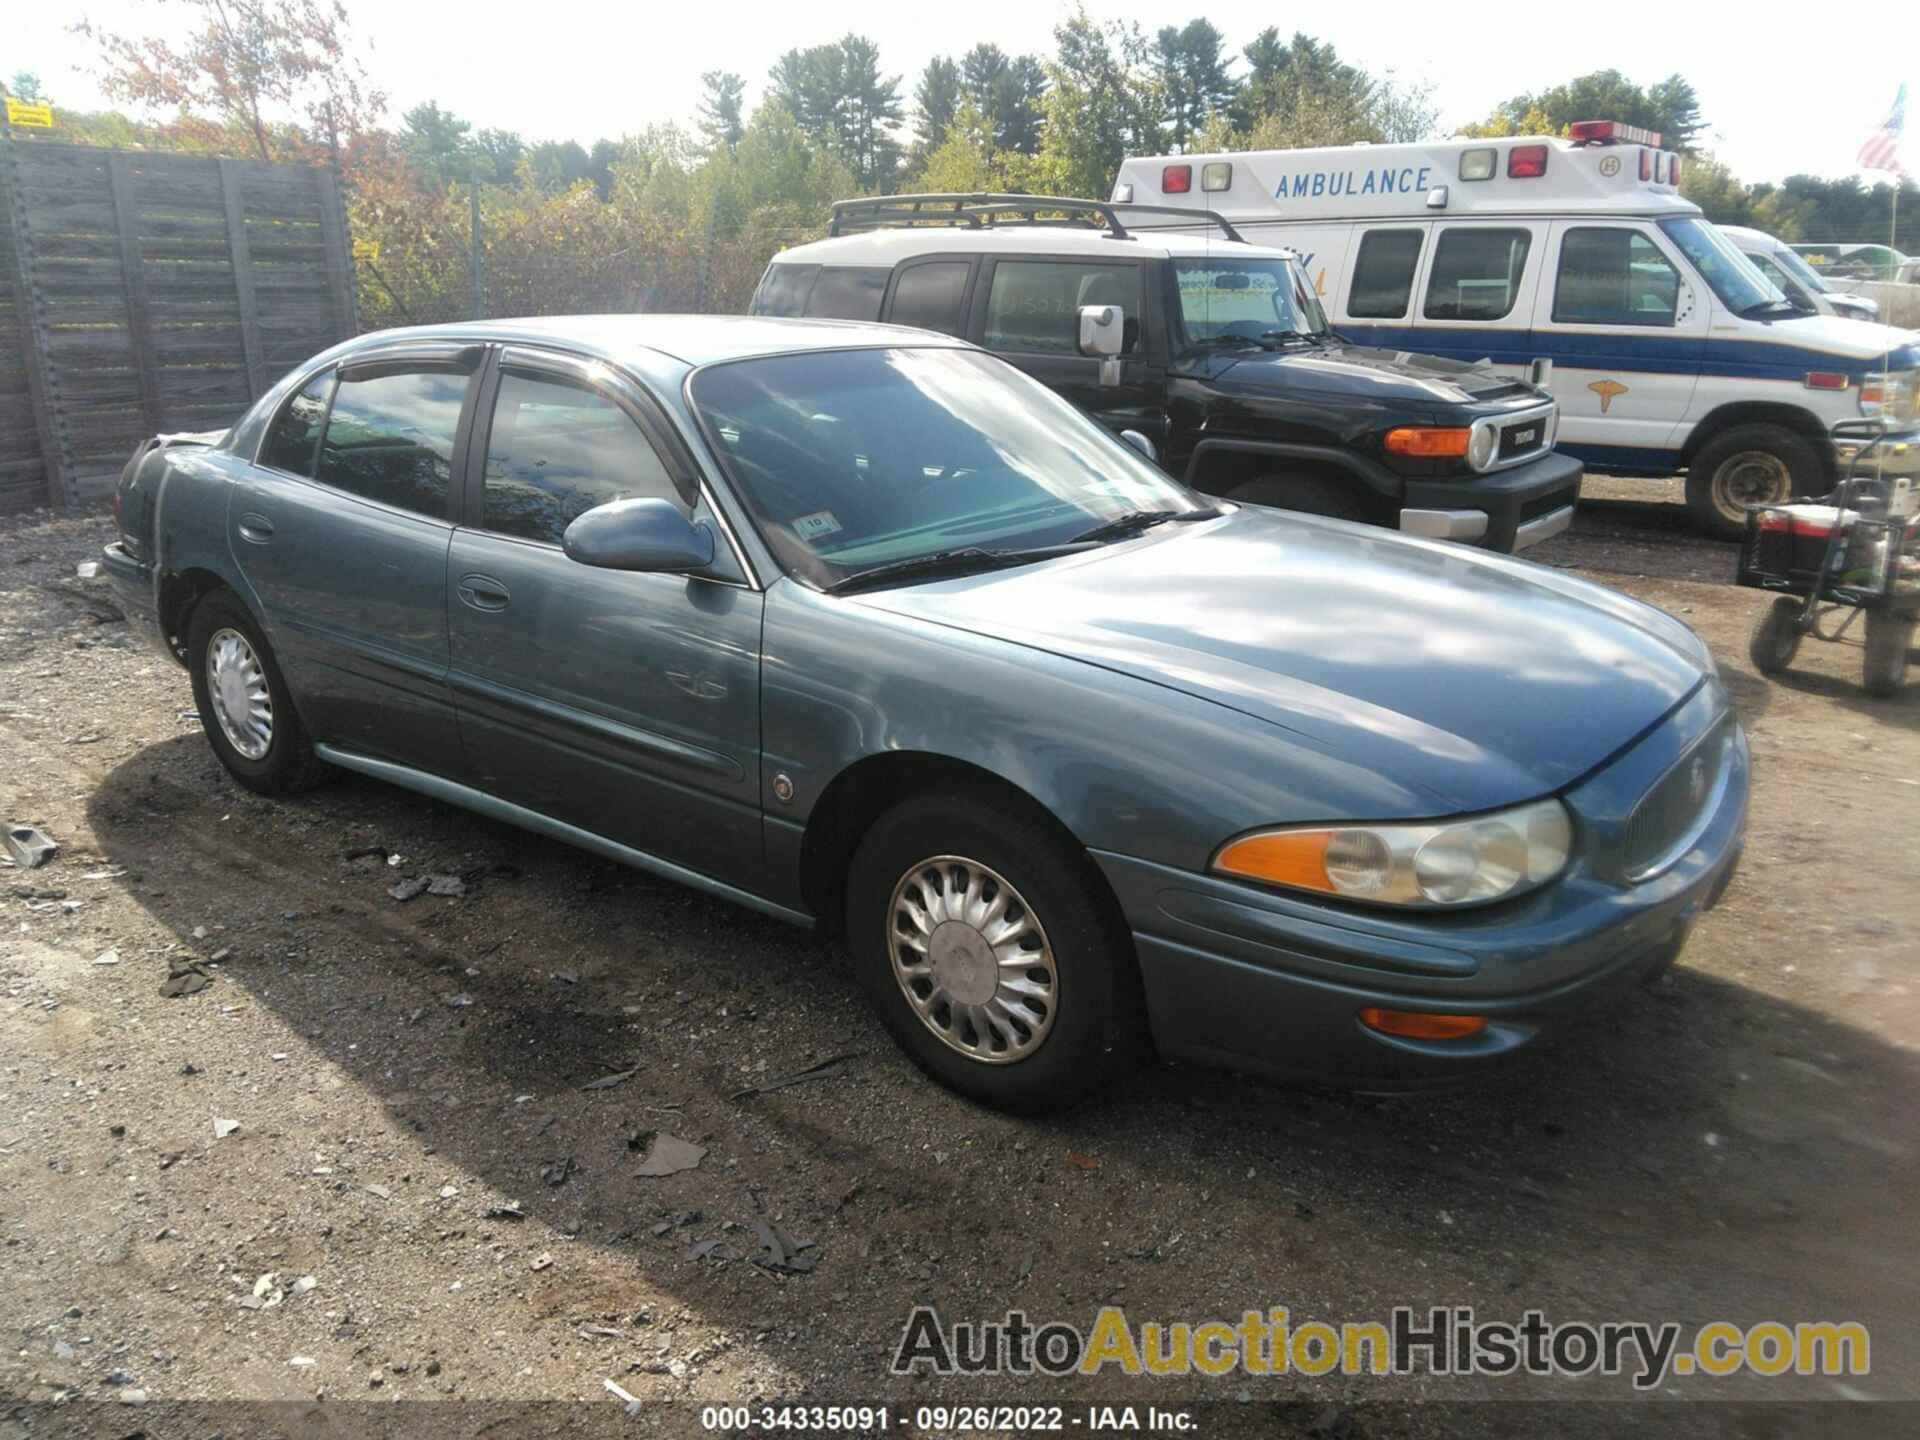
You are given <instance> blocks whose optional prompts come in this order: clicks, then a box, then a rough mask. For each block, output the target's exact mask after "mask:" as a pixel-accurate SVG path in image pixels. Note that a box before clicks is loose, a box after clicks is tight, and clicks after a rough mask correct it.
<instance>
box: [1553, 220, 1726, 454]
mask: <svg viewBox="0 0 1920 1440" xmlns="http://www.w3.org/2000/svg"><path fill="white" fill-rule="evenodd" d="M1548 245H1549V247H1550V249H1551V252H1552V253H1551V256H1550V259H1549V269H1548V271H1547V275H1546V278H1545V279H1544V280H1543V281H1542V282H1541V285H1540V293H1539V297H1538V299H1537V300H1536V302H1535V306H1534V315H1533V341H1534V354H1535V357H1536V358H1537V359H1540V360H1544V361H1551V362H1552V370H1553V376H1552V389H1553V394H1554V398H1555V399H1557V400H1558V401H1559V402H1560V442H1559V443H1560V445H1561V447H1562V448H1564V449H1566V450H1568V451H1570V452H1571V453H1573V454H1576V455H1579V454H1582V453H1583V452H1585V453H1584V458H1586V459H1588V460H1590V461H1592V462H1595V463H1612V464H1614V465H1618V466H1620V467H1622V468H1639V467H1646V468H1652V469H1663V473H1664V467H1670V466H1671V465H1672V464H1673V463H1674V459H1675V456H1674V453H1673V452H1675V451H1677V450H1678V448H1679V446H1680V443H1681V441H1682V440H1684V439H1685V431H1684V429H1683V428H1682V427H1683V422H1684V421H1685V420H1686V418H1687V407H1688V405H1689V404H1690V403H1691V402H1692V399H1693V390H1694V386H1695V384H1696V383H1697V381H1698V378H1699V373H1700V364H1701V360H1702V358H1703V357H1704V355H1705V353H1706V340H1707V324H1708V320H1709V318H1710V315H1711V308H1712V307H1711V303H1710V301H1709V299H1708V297H1707V296H1706V295H1704V294H1702V293H1700V292H1699V290H1698V289H1697V288H1696V285H1695V284H1694V282H1693V281H1692V280H1690V279H1689V278H1688V276H1689V273H1690V272H1689V271H1688V270H1687V268H1686V267H1685V266H1684V265H1683V264H1682V263H1681V262H1680V259H1679V257H1678V256H1676V255H1674V254H1673V253H1672V252H1671V251H1670V250H1669V249H1668V246H1667V239H1666V236H1664V235H1662V234H1661V233H1660V232H1659V230H1658V229H1657V228H1656V227H1655V226H1653V225H1649V224H1645V223H1643V222H1639V221H1631V220H1626V221H1612V222H1597V221H1591V220H1556V221H1555V222H1554V224H1553V234H1552V236H1551V238H1550V239H1549V241H1548Z"/></svg>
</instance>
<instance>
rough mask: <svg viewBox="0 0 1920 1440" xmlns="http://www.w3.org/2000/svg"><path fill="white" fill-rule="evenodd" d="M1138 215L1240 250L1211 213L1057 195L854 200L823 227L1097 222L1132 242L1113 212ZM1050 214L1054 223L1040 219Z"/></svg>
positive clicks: (830, 230) (837, 205)
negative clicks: (1221, 238)
mask: <svg viewBox="0 0 1920 1440" xmlns="http://www.w3.org/2000/svg"><path fill="white" fill-rule="evenodd" d="M1122 210H1126V211H1130V212H1133V213H1135V214H1141V215H1178V216H1180V217H1181V218H1182V219H1184V220H1188V221H1193V222H1199V223H1205V224H1209V225H1214V226H1217V227H1219V230H1220V233H1221V234H1223V235H1225V236H1226V237H1227V239H1229V240H1231V241H1234V242H1235V243H1237V244H1241V245H1244V244H1246V243H1247V242H1246V239H1245V237H1243V236H1242V235H1241V234H1240V232H1239V231H1238V230H1236V229H1234V228H1233V226H1232V225H1231V224H1230V223H1228V221H1227V218H1226V216H1224V215H1219V214H1216V213H1215V212H1213V211H1212V210H1188V209H1183V208H1181V207H1179V206H1175V205H1135V204H1132V203H1131V202H1126V203H1123V202H1121V201H1117V200H1116V201H1107V200H1072V199H1067V198H1065V197H1063V196H1059V195H994V194H986V193H978V194H958V193H952V194H929V195H867V196H862V197H861V198H860V199H858V200H836V201H834V202H833V212H832V218H831V220H830V221H829V222H828V224H827V234H828V236H829V237H831V236H836V235H856V234H859V233H861V232H862V231H867V230H910V229H914V228H917V227H919V226H924V225H953V226H964V227H965V228H967V229H970V230H980V229H991V228H992V227H994V226H996V225H1033V226H1040V227H1048V226H1051V227H1054V228H1057V229H1071V230H1084V229H1088V228H1093V227H1091V226H1089V224H1088V222H1089V221H1094V222H1097V225H1098V228H1100V229H1103V230H1105V231H1106V233H1107V234H1109V235H1110V236H1112V237H1113V238H1114V239H1115V240H1130V239H1132V238H1133V236H1132V235H1131V234H1130V233H1129V232H1128V230H1127V227H1126V226H1125V225H1123V224H1122V223H1121V221H1120V216H1119V214H1118V212H1119V211H1122ZM1049 212H1052V213H1053V214H1055V215H1056V216H1057V217H1058V218H1053V219H1046V220H1043V219H1041V218H1040V217H1041V216H1042V215H1044V214H1048V213H1049Z"/></svg>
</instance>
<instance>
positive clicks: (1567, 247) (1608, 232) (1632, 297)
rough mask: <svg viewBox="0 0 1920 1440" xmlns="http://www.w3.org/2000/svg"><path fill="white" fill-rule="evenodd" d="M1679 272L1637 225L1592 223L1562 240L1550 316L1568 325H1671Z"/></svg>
mask: <svg viewBox="0 0 1920 1440" xmlns="http://www.w3.org/2000/svg"><path fill="white" fill-rule="evenodd" d="M1679 300H1680V272H1679V271H1677V270H1675V269H1674V268H1673V265H1672V263H1671V262H1670V261H1669V260H1668V259H1667V257H1666V256H1665V255H1662V254H1661V253H1660V247H1659V246H1657V245H1655V244H1654V243H1653V241H1651V240H1649V239H1648V238H1647V237H1646V236H1645V235H1643V234H1641V233H1640V232H1639V231H1638V230H1627V229H1621V228H1618V227H1614V226H1594V227H1591V228H1581V229H1576V230H1569V231H1567V232H1566V234H1565V235H1564V236H1563V237H1562V238H1561V241H1560V270H1559V273H1558V274H1557V275H1556V276H1555V277H1554V286H1553V318H1554V320H1555V322H1556V323H1559V324H1566V325H1671V324H1673V316H1674V311H1675V309H1676V308H1677V306H1678V304H1679Z"/></svg>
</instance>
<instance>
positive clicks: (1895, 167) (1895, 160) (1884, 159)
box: [1858, 85, 1907, 175]
mask: <svg viewBox="0 0 1920 1440" xmlns="http://www.w3.org/2000/svg"><path fill="white" fill-rule="evenodd" d="M1906 128H1907V87H1906V86H1905V85H1902V86H1901V87H1900V93H1899V94H1898V95H1895V96H1894V97H1893V113H1892V114H1891V115H1889V116H1887V119H1886V123H1885V124H1883V125H1882V126H1881V127H1880V128H1879V129H1878V130H1876V131H1874V132H1873V134H1871V135H1869V136H1868V137H1867V143H1866V144H1864V145H1862V146H1861V147H1860V158H1859V161H1858V163H1859V166H1860V168H1861V169H1862V170H1885V171H1887V172H1888V173H1890V174H1893V175H1905V174H1906V173H1907V172H1906V171H1905V170H1904V169H1902V168H1901V165H1900V132H1901V131H1903V130H1905V129H1906Z"/></svg>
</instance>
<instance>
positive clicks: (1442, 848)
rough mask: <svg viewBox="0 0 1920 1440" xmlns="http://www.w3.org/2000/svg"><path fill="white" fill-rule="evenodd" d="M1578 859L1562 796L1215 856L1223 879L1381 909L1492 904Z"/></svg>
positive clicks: (1269, 841) (1287, 839)
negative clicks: (1459, 816)
mask: <svg viewBox="0 0 1920 1440" xmlns="http://www.w3.org/2000/svg"><path fill="white" fill-rule="evenodd" d="M1572 853H1573V822H1572V821H1571V820H1569V819H1568V817H1567V811H1566V807H1565V806H1563V805H1562V804H1561V803H1560V802H1559V801H1558V800H1540V801H1536V802H1535V803H1533V804H1531V805H1522V806H1520V807H1518V808H1517V809H1513V810H1501V811H1496V812H1495V813H1493V814H1489V815H1472V816H1467V817H1464V818H1462V819H1459V820H1446V821H1441V822H1438V823H1434V824H1419V825H1376V824H1371V823H1367V824H1356V825H1303V826H1288V827H1286V828H1285V829H1276V830H1256V831H1254V832H1252V833H1250V834H1247V835H1242V836H1240V837H1238V838H1237V839H1234V840H1229V841H1228V842H1227V843H1226V844H1225V845H1223V846H1221V847H1220V849H1219V851H1218V853H1216V854H1215V855H1214V857H1213V866H1212V868H1213V869H1214V870H1215V871H1217V872H1218V873H1220V874H1223V875H1234V876H1238V877H1239V878H1241V879H1243V880H1255V881H1258V882H1259V883H1261V884H1263V885H1280V886H1284V887H1285V888H1287V889H1289V890H1310V891H1313V892H1315V893H1317V894H1321V895H1333V896H1337V897H1339V898H1340V899H1343V900H1362V901H1366V902H1369V903H1371V904H1376V905H1411V906H1420V907H1425V908H1437V909H1452V908H1456V907H1460V906H1466V905H1488V904H1491V903H1492V902H1494V901H1496V900H1506V899H1510V898H1511V897H1513V896H1515V895H1522V894H1525V893H1526V892H1527V891H1529V890H1533V889H1537V888H1538V887H1539V886H1541V885H1544V884H1546V883H1547V882H1548V881H1549V880H1551V879H1553V877H1554V876H1556V875H1558V874H1559V873H1560V872H1561V871H1562V870H1563V869H1565V868H1566V864H1567V858H1568V856H1569V855H1571V854H1572Z"/></svg>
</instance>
